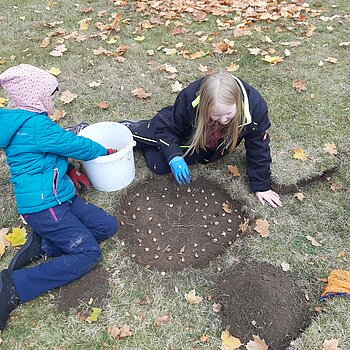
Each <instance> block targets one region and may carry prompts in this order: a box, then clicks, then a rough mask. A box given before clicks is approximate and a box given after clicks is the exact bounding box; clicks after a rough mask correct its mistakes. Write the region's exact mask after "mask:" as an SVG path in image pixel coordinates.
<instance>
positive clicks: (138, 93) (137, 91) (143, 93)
mask: <svg viewBox="0 0 350 350" xmlns="http://www.w3.org/2000/svg"><path fill="white" fill-rule="evenodd" d="M131 93H132V94H133V95H134V96H136V97H138V98H140V99H146V98H147V97H150V96H152V94H151V93H150V92H146V91H145V89H144V88H142V87H140V88H136V89H134V90H132V91H131Z"/></svg>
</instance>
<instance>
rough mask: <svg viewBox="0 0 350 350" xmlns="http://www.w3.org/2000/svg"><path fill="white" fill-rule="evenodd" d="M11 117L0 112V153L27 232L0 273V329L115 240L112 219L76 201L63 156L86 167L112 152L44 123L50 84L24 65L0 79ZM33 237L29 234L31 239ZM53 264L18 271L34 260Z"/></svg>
mask: <svg viewBox="0 0 350 350" xmlns="http://www.w3.org/2000/svg"><path fill="white" fill-rule="evenodd" d="M0 85H1V86H2V87H3V88H4V90H5V91H6V92H7V93H8V95H9V96H10V98H11V100H12V104H13V105H14V108H15V109H13V110H9V109H0V126H1V133H0V148H2V149H3V150H4V152H5V154H6V156H7V162H8V164H9V166H10V171H11V182H12V183H13V185H14V192H15V195H16V201H17V207H18V212H19V214H22V215H23V217H24V218H25V220H26V221H27V223H28V224H29V226H30V227H31V228H32V229H33V230H34V231H33V232H31V233H30V235H29V238H28V240H27V243H26V244H25V245H24V246H23V247H22V248H23V249H21V250H20V251H19V252H18V253H17V255H16V256H15V257H14V259H13V260H12V262H11V264H10V268H9V269H5V270H3V271H1V272H0V330H3V329H4V328H5V325H6V322H7V319H8V317H9V314H10V312H11V311H12V310H13V309H15V307H16V306H17V305H18V304H19V303H24V302H26V301H29V300H31V299H33V298H35V297H37V296H38V295H40V294H41V293H44V292H46V291H48V290H50V289H53V288H56V287H60V286H62V285H65V284H67V283H69V282H71V281H73V280H75V279H77V278H80V277H81V276H83V275H84V274H86V273H87V272H88V271H90V270H91V269H92V268H94V267H95V266H96V264H97V263H98V262H99V261H100V260H101V258H102V253H101V249H100V247H99V244H98V242H100V241H102V240H105V239H107V238H109V237H111V236H112V235H113V234H115V233H116V232H117V230H118V224H117V220H116V219H115V218H114V217H113V216H111V215H109V214H108V213H106V212H105V211H103V210H102V209H101V208H98V207H96V206H94V205H93V204H90V203H87V202H85V201H84V200H83V199H81V198H80V197H78V196H76V190H75V187H74V184H73V182H72V180H74V183H77V182H78V183H79V177H80V174H79V173H77V172H76V170H75V169H70V172H69V174H70V176H71V177H72V178H73V179H71V178H70V177H69V176H68V175H67V167H68V157H72V158H76V159H79V160H91V159H94V158H97V157H99V156H105V155H108V154H110V153H114V152H115V151H114V150H107V149H106V148H104V147H103V146H101V145H100V144H98V143H96V142H93V141H91V140H89V139H86V138H84V137H81V136H76V135H75V134H74V133H72V132H69V131H65V130H64V129H63V128H61V127H60V126H59V125H57V124H56V123H54V122H53V121H51V120H50V119H49V118H48V114H51V113H52V111H53V100H54V96H55V93H56V91H57V90H58V82H57V79H56V78H55V77H54V76H52V75H51V74H49V73H47V72H46V71H44V70H41V69H39V68H36V67H33V66H31V65H27V64H21V65H19V66H16V67H12V68H9V69H8V70H6V71H5V72H4V73H2V74H1V75H0ZM34 232H35V233H34ZM43 254H47V255H48V256H51V257H54V258H53V259H51V260H49V261H48V262H46V263H42V264H40V265H37V266H34V267H30V268H26V269H23V268H22V267H23V266H25V265H26V264H28V263H29V262H31V261H32V260H33V259H34V258H37V257H39V256H40V255H43Z"/></svg>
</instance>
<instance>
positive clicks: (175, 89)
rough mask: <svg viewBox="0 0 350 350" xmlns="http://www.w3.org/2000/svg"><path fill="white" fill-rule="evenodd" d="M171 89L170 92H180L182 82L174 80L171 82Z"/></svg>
mask: <svg viewBox="0 0 350 350" xmlns="http://www.w3.org/2000/svg"><path fill="white" fill-rule="evenodd" d="M171 90H172V92H180V91H181V90H182V84H181V83H180V82H178V81H177V80H176V81H175V83H174V84H171Z"/></svg>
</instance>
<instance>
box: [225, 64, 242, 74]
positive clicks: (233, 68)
mask: <svg viewBox="0 0 350 350" xmlns="http://www.w3.org/2000/svg"><path fill="white" fill-rule="evenodd" d="M238 69H239V64H235V63H231V64H230V65H229V66H227V67H226V70H227V71H228V72H236V71H237V70H238Z"/></svg>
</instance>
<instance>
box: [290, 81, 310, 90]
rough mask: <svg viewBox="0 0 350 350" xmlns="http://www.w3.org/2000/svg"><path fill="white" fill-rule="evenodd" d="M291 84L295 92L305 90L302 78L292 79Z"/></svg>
mask: <svg viewBox="0 0 350 350" xmlns="http://www.w3.org/2000/svg"><path fill="white" fill-rule="evenodd" d="M292 86H293V88H294V89H295V90H296V91H297V92H302V91H306V90H307V87H306V84H305V83H304V82H303V81H302V80H295V81H293V84H292Z"/></svg>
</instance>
